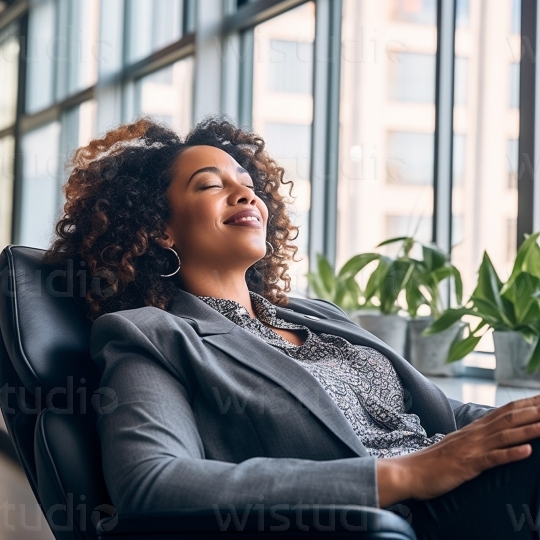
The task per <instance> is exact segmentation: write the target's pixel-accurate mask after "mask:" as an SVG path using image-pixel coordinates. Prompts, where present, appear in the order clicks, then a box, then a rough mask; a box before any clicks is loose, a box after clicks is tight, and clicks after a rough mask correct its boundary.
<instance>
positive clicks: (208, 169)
mask: <svg viewBox="0 0 540 540" xmlns="http://www.w3.org/2000/svg"><path fill="white" fill-rule="evenodd" d="M202 172H212V173H215V174H221V173H222V172H223V171H222V170H221V169H220V168H219V167H214V166H209V167H203V168H202V169H197V170H196V171H195V172H194V173H193V174H192V175H191V176H190V177H189V180H188V181H187V184H186V186H189V183H190V182H191V180H192V178H193V177H194V176H195V175H196V174H199V173H202ZM236 172H237V173H240V174H244V173H247V174H249V173H248V172H247V171H246V169H244V167H240V166H238V167H236Z"/></svg>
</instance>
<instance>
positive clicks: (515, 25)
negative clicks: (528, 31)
mask: <svg viewBox="0 0 540 540" xmlns="http://www.w3.org/2000/svg"><path fill="white" fill-rule="evenodd" d="M511 10H512V14H511V16H510V17H511V23H510V31H511V32H512V34H520V33H521V0H512V6H511Z"/></svg>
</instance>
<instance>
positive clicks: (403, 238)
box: [377, 236, 410, 247]
mask: <svg viewBox="0 0 540 540" xmlns="http://www.w3.org/2000/svg"><path fill="white" fill-rule="evenodd" d="M409 239H410V236H397V237H396V238H389V239H388V240H385V241H384V242H381V243H380V244H377V247H382V246H387V245H388V244H395V243H396V242H405V241H406V240H409Z"/></svg>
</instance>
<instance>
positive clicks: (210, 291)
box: [178, 267, 256, 319]
mask: <svg viewBox="0 0 540 540" xmlns="http://www.w3.org/2000/svg"><path fill="white" fill-rule="evenodd" d="M182 270H184V271H183V272H182V273H180V272H179V277H178V282H179V284H180V286H181V287H182V289H184V290H185V291H187V292H189V293H191V294H194V295H196V296H211V297H213V298H225V299H227V300H234V301H235V302H238V303H239V304H240V305H242V306H244V307H245V308H246V309H247V311H248V313H249V314H250V316H251V318H253V319H254V318H256V314H255V311H254V310H253V307H252V305H251V297H250V295H249V289H248V286H247V283H246V277H245V271H234V270H226V271H219V270H207V271H205V270H201V269H200V268H198V269H197V270H196V271H193V272H190V270H189V268H184V267H182Z"/></svg>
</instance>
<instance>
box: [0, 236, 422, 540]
mask: <svg viewBox="0 0 540 540" xmlns="http://www.w3.org/2000/svg"><path fill="white" fill-rule="evenodd" d="M43 254H44V251H43V250H40V249H34V248H28V247H22V246H8V247H7V248H5V249H4V250H3V251H2V253H1V254H0V276H1V281H0V284H1V290H2V295H1V297H0V332H1V338H2V339H0V386H1V389H0V404H1V409H2V414H3V416H4V419H5V423H6V425H7V428H8V431H9V434H10V436H11V439H12V441H13V444H14V446H15V449H16V452H17V455H18V458H19V461H20V463H21V465H22V467H23V468H24V471H25V473H26V475H27V477H28V480H29V482H30V485H31V487H32V490H33V492H34V494H35V496H36V498H37V500H38V501H39V503H40V505H41V509H42V511H43V513H44V514H45V517H46V519H47V522H48V523H49V525H50V527H51V529H52V531H53V533H54V535H55V537H56V538H58V539H66V540H67V539H70V540H72V539H74V538H76V539H79V540H94V539H96V538H99V539H101V540H105V539H115V538H119V539H120V538H122V539H124V538H125V539H127V538H137V539H147V538H168V539H173V538H182V539H192V538H193V539H194V538H197V539H198V540H202V539H210V538H214V539H215V538H220V537H226V538H243V539H249V538H255V537H257V538H258V537H260V536H261V534H262V535H263V536H265V537H274V536H276V537H278V536H279V538H281V539H285V538H299V537H303V536H309V537H311V538H323V537H324V538H332V539H340V538H347V539H352V538H354V539H359V540H383V539H384V540H416V537H415V535H414V532H413V531H412V529H411V527H410V526H409V524H408V523H407V522H406V521H405V520H403V519H401V518H400V517H398V516H397V515H395V514H393V513H391V512H388V511H385V510H378V509H374V508H368V507H361V506H347V507H341V506H332V505H330V506H326V507H322V508H321V507H318V506H316V505H314V506H310V505H303V506H302V507H298V508H291V509H289V510H282V509H272V508H265V509H261V508H260V507H258V506H257V505H256V506H254V507H253V508H252V509H250V511H249V512H248V513H247V516H246V514H244V513H243V512H239V515H238V516H237V517H238V520H239V522H240V523H239V522H238V521H235V519H234V517H235V516H233V519H230V520H229V521H228V522H227V520H226V516H227V515H228V514H229V512H230V509H229V508H223V509H219V512H218V511H216V510H215V509H209V508H201V509H197V510H179V511H178V512H174V513H170V512H169V513H163V514H155V513H154V514H144V515H119V514H117V513H116V511H115V509H114V507H113V505H112V502H111V500H110V498H109V495H108V493H107V489H106V487H105V483H104V480H103V476H102V469H101V458H100V448H99V440H98V436H97V432H96V430H95V421H96V412H95V411H96V408H97V404H99V397H100V392H99V378H100V377H99V373H98V370H97V368H96V366H95V365H94V364H93V362H92V361H91V359H90V357H89V353H88V341H89V334H90V328H91V323H90V321H89V320H88V319H86V317H85V316H84V313H83V307H82V305H81V304H80V302H77V301H75V300H74V298H73V295H72V294H71V293H70V291H69V289H68V290H66V288H63V289H62V288H61V287H60V286H59V284H60V283H61V277H62V271H61V270H60V269H55V268H51V267H47V266H45V265H44V264H43V263H42V257H43ZM64 285H65V284H64ZM96 400H97V401H96ZM95 407H96V408H95ZM218 514H219V515H218ZM244 517H246V518H247V519H246V520H245V522H243V518H244Z"/></svg>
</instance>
